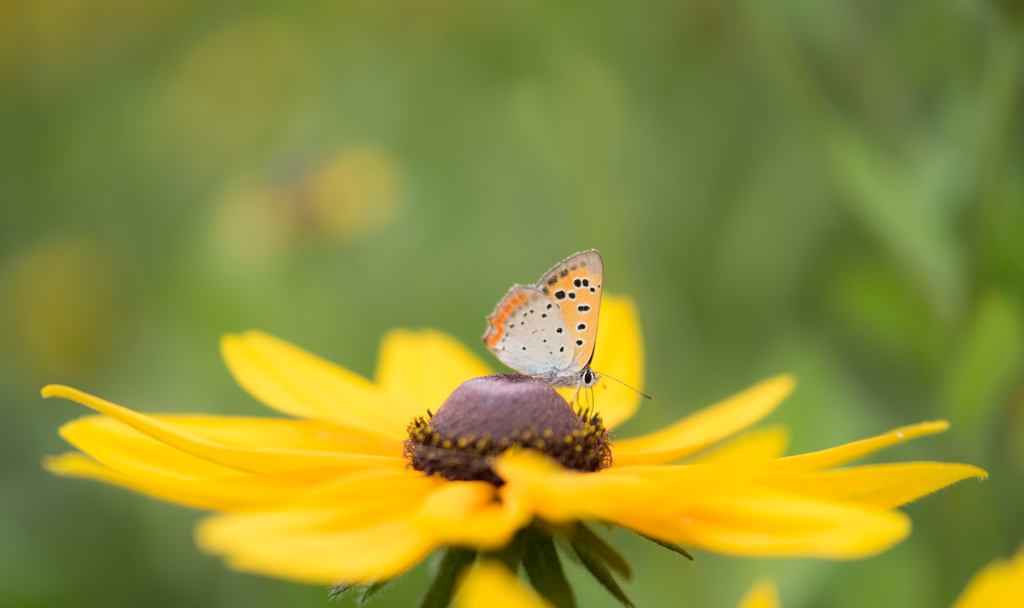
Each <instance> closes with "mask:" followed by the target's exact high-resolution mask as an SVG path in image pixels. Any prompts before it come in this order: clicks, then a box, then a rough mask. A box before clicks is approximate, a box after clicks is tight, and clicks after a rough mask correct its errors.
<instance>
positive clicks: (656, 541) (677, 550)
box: [633, 530, 695, 562]
mask: <svg viewBox="0 0 1024 608" xmlns="http://www.w3.org/2000/svg"><path fill="white" fill-rule="evenodd" d="M633 532H636V530H633ZM636 533H637V534H640V533H639V532H636ZM640 536H643V537H644V538H646V539H647V540H649V541H651V542H652V543H654V544H656V545H661V546H662V547H665V548H666V549H668V550H669V551H672V552H674V553H678V554H679V555H682V556H683V557H685V558H686V559H688V560H690V561H691V562H692V561H694V559H695V558H694V557H693V556H692V555H690V552H689V551H687V550H686V549H683V548H682V547H680V546H679V545H677V544H675V543H670V542H668V541H667V540H659V539H657V538H654V537H653V536H647V535H646V534H640Z"/></svg>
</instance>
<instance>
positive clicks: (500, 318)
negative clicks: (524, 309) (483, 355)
mask: <svg viewBox="0 0 1024 608" xmlns="http://www.w3.org/2000/svg"><path fill="white" fill-rule="evenodd" d="M524 302H526V294H525V293H520V294H519V295H517V296H515V297H514V298H509V300H508V302H506V303H505V305H504V306H502V307H501V309H500V310H498V311H497V313H496V314H495V315H494V316H492V317H490V321H491V325H493V326H494V328H495V329H496V330H498V331H497V332H495V333H494V335H493V336H491V337H490V338H488V339H487V341H486V344H487V346H494V345H496V344H497V343H498V340H501V337H502V336H504V335H505V319H508V317H509V315H511V314H512V311H513V310H515V309H516V308H519V306H521V305H522V304H523V303H524Z"/></svg>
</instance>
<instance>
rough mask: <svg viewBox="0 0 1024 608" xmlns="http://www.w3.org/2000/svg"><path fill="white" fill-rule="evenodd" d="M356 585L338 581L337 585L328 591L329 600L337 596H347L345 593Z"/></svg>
mask: <svg viewBox="0 0 1024 608" xmlns="http://www.w3.org/2000/svg"><path fill="white" fill-rule="evenodd" d="M354 586H355V585H351V584H349V583H338V584H337V585H334V586H333V587H331V588H330V589H329V590H328V591H327V601H328V602H329V601H331V600H333V599H334V598H336V597H345V594H346V593H348V591H349V589H351V588H352V587H354Z"/></svg>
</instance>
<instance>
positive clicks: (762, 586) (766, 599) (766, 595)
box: [739, 577, 782, 608]
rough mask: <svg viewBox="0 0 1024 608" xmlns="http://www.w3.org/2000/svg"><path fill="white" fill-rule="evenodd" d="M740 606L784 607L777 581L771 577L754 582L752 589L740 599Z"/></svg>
mask: <svg viewBox="0 0 1024 608" xmlns="http://www.w3.org/2000/svg"><path fill="white" fill-rule="evenodd" d="M739 608H782V604H781V603H780V602H779V592H778V590H777V589H776V588H775V581H773V580H772V579H771V578H769V577H765V578H762V579H761V580H759V581H757V582H756V583H754V586H753V587H751V588H750V591H748V592H747V594H746V595H744V596H743V599H742V600H740V605H739Z"/></svg>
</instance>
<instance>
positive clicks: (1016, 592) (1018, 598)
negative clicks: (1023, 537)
mask: <svg viewBox="0 0 1024 608" xmlns="http://www.w3.org/2000/svg"><path fill="white" fill-rule="evenodd" d="M1020 606H1024V543H1022V544H1021V546H1020V548H1018V549H1017V554H1016V555H1014V556H1013V558H1012V559H1009V560H1003V559H997V560H995V561H993V562H992V563H990V564H989V565H987V566H985V567H984V568H982V569H981V570H979V571H978V573H977V574H975V575H974V578H972V579H971V581H970V582H969V583H967V588H966V589H964V591H963V593H961V594H960V597H959V598H957V600H956V603H955V604H953V608H1020Z"/></svg>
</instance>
